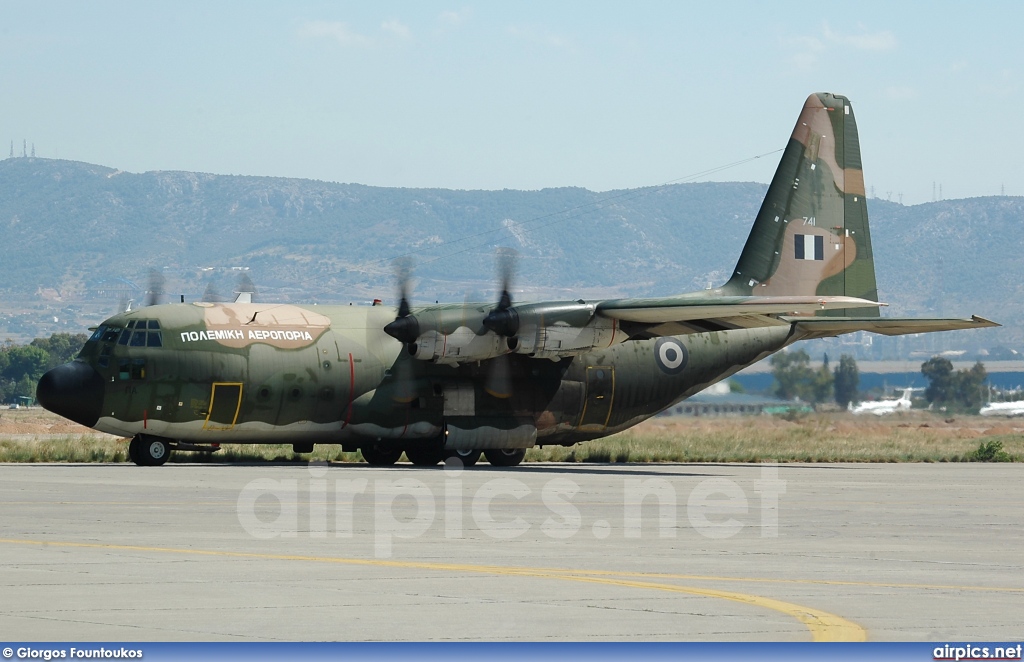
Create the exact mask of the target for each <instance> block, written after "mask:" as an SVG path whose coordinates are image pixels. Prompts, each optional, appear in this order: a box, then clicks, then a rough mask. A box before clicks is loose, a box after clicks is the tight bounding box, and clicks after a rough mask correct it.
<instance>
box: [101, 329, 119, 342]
mask: <svg viewBox="0 0 1024 662" xmlns="http://www.w3.org/2000/svg"><path fill="white" fill-rule="evenodd" d="M100 329H103V336H102V337H101V338H100V340H102V341H103V342H114V341H115V340H117V336H118V334H120V333H121V329H120V328H119V327H116V326H107V327H100Z"/></svg>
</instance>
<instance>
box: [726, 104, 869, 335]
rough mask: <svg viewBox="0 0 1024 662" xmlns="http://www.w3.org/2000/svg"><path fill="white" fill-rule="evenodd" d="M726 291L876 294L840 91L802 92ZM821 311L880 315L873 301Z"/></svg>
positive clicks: (854, 142)
mask: <svg viewBox="0 0 1024 662" xmlns="http://www.w3.org/2000/svg"><path fill="white" fill-rule="evenodd" d="M722 289H723V291H725V292H726V293H728V294H741V295H743V294H753V295H764V296H769V295H805V296H816V295H817V296H830V295H845V296H853V297H860V298H863V299H870V300H872V301H878V289H877V287H876V285H875V263H874V258H873V256H872V252H871V233H870V231H869V230H868V210H867V200H866V199H865V197H864V173H863V170H862V168H861V160H860V141H859V139H858V137H857V123H856V121H855V120H854V117H853V108H852V107H851V106H850V101H849V100H848V99H847V98H846V97H842V96H836V95H833V94H829V93H820V94H812V95H811V96H809V97H807V101H806V102H805V103H804V108H803V111H802V112H801V113H800V118H799V119H798V120H797V123H796V127H795V128H794V129H793V135H792V136H791V137H790V139H789V144H788V145H787V146H786V149H785V151H784V153H783V155H782V160H781V161H780V163H779V167H778V170H776V171H775V177H774V178H773V179H772V183H771V186H769V187H768V193H767V195H765V199H764V202H763V203H762V204H761V210H760V211H759V212H758V214H757V219H756V220H755V221H754V227H753V229H752V230H751V231H750V236H749V237H748V238H747V243H746V245H745V246H744V247H743V253H742V254H741V255H740V259H739V262H738V263H737V265H736V269H735V271H734V272H733V275H732V278H730V279H729V282H728V283H726V285H725V286H724V287H723V288H722ZM818 314H820V315H831V316H840V317H845V316H853V315H856V316H858V317H868V316H878V308H858V309H857V310H855V311H847V310H831V311H821V312H820V313H818Z"/></svg>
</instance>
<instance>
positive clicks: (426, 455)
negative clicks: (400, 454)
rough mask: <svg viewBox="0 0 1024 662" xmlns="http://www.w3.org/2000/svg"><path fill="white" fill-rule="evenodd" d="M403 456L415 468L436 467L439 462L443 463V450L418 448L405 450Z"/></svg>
mask: <svg viewBox="0 0 1024 662" xmlns="http://www.w3.org/2000/svg"><path fill="white" fill-rule="evenodd" d="M405 456H406V457H407V458H409V461H410V462H412V463H413V464H415V465H416V466H417V467H436V466H437V465H438V464H440V463H441V462H444V458H445V452H444V449H443V448H438V447H434V446H419V447H414V448H406V449H405Z"/></svg>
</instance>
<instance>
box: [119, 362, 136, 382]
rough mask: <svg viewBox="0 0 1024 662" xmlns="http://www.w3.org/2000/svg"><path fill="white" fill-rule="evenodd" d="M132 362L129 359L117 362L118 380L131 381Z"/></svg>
mask: <svg viewBox="0 0 1024 662" xmlns="http://www.w3.org/2000/svg"><path fill="white" fill-rule="evenodd" d="M130 365H131V361H129V360H128V359H118V360H117V378H118V379H130V378H131V376H132V373H131V369H130V367H129V366H130Z"/></svg>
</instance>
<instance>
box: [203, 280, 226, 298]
mask: <svg viewBox="0 0 1024 662" xmlns="http://www.w3.org/2000/svg"><path fill="white" fill-rule="evenodd" d="M202 301H203V302H205V303H218V302H220V301H223V299H221V297H220V292H218V291H217V286H216V285H214V284H213V281H212V280H211V281H210V282H209V283H207V284H206V290H205V291H204V292H203V298H202Z"/></svg>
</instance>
